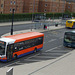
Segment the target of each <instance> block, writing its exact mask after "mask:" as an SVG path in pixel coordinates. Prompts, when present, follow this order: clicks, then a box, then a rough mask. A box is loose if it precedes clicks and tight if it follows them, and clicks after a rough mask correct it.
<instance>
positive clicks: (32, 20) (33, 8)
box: [31, 0, 35, 31]
mask: <svg viewBox="0 0 75 75" xmlns="http://www.w3.org/2000/svg"><path fill="white" fill-rule="evenodd" d="M34 6H35V0H33V11H32V22H33V21H34ZM31 31H32V27H31Z"/></svg>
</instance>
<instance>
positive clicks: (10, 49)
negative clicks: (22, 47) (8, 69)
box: [7, 45, 13, 60]
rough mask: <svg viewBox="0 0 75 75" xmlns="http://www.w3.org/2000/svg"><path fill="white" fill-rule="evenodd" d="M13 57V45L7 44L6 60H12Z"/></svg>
mask: <svg viewBox="0 0 75 75" xmlns="http://www.w3.org/2000/svg"><path fill="white" fill-rule="evenodd" d="M12 58H13V45H8V46H7V60H12Z"/></svg>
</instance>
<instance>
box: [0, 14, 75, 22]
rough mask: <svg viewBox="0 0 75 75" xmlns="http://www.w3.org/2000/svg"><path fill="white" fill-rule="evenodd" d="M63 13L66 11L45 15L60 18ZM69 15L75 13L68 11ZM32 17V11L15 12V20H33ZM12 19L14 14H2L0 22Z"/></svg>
mask: <svg viewBox="0 0 75 75" xmlns="http://www.w3.org/2000/svg"><path fill="white" fill-rule="evenodd" d="M35 14H43V15H44V13H34V14H33V15H35ZM62 14H65V13H46V15H44V16H45V17H46V18H49V17H50V18H53V17H54V18H55V17H56V18H59V17H62ZM68 15H69V16H70V17H71V16H73V17H75V13H72V15H71V13H68ZM31 19H32V13H24V14H14V21H22V20H31ZM11 20H12V14H0V22H1V21H11Z"/></svg>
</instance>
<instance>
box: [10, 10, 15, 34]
mask: <svg viewBox="0 0 75 75" xmlns="http://www.w3.org/2000/svg"><path fill="white" fill-rule="evenodd" d="M14 10H15V9H13V10H12V25H11V35H13V20H14Z"/></svg>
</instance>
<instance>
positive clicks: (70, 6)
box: [66, 0, 75, 12]
mask: <svg viewBox="0 0 75 75" xmlns="http://www.w3.org/2000/svg"><path fill="white" fill-rule="evenodd" d="M66 1H67V2H66V10H69V11H70V12H75V0H66Z"/></svg>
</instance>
